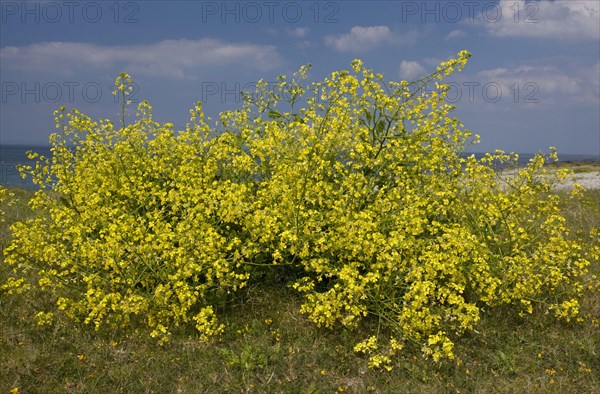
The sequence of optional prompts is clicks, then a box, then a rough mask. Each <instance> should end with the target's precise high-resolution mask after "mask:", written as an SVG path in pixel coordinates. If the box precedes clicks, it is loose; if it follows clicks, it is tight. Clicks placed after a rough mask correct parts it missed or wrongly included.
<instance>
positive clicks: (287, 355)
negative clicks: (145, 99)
mask: <svg viewBox="0 0 600 394" xmlns="http://www.w3.org/2000/svg"><path fill="white" fill-rule="evenodd" d="M14 191H15V193H16V194H17V196H18V198H19V201H20V204H19V205H17V206H15V207H9V208H6V209H5V210H7V211H8V216H9V218H12V219H11V220H20V219H23V218H26V217H29V216H31V212H30V211H29V210H28V208H27V207H26V205H25V204H24V201H26V199H27V198H28V197H29V196H30V195H31V192H28V191H23V190H14ZM563 209H564V213H565V215H566V217H567V219H568V220H569V223H570V228H571V232H572V233H573V234H582V235H586V234H589V232H590V230H591V229H592V228H600V191H598V190H595V191H587V192H585V193H584V194H583V195H582V196H580V198H579V199H578V200H577V201H568V200H567V199H565V203H564V208H563ZM2 226H3V227H1V228H0V248H4V247H5V246H6V244H7V242H8V241H9V236H10V232H9V230H8V227H7V224H6V223H5V224H2ZM589 242H597V240H594V239H592V238H591V237H590V238H589ZM592 270H593V271H594V272H595V273H600V262H594V266H593V267H592ZM9 273H10V271H9V268H8V267H7V266H6V265H4V264H0V282H3V281H4V280H5V279H6V277H7V276H8V275H9ZM301 302H302V300H301V298H300V297H299V295H298V294H296V293H295V292H294V291H293V290H290V289H288V288H287V287H286V286H285V285H284V284H278V283H275V282H271V283H269V284H265V285H261V286H254V287H250V288H248V289H245V290H244V291H243V292H240V294H239V295H238V296H237V297H236V298H235V299H233V300H231V301H230V302H229V303H227V304H223V305H221V306H220V307H219V310H218V314H219V316H221V319H222V320H223V322H224V323H225V324H226V327H227V328H226V331H225V333H224V335H222V337H221V338H220V339H219V340H218V341H215V342H211V343H199V342H198V341H197V340H195V339H194V338H195V337H194V334H193V332H192V330H191V329H186V328H184V329H181V331H180V332H177V333H176V334H175V338H174V340H173V341H172V342H171V343H170V344H169V345H166V346H162V347H161V346H158V345H157V344H156V342H155V341H154V340H151V339H149V338H148V337H147V334H146V333H144V332H129V333H124V332H109V331H99V332H96V331H94V330H93V329H91V328H89V327H86V326H81V325H77V324H74V323H73V322H71V321H70V320H68V319H66V318H63V317H61V316H59V317H58V318H57V319H56V321H55V323H54V324H53V325H52V326H44V327H40V326H37V325H36V323H35V322H34V321H33V319H32V316H33V315H34V314H35V311H36V310H39V308H40V307H41V306H44V305H49V304H51V300H49V299H48V298H47V297H45V296H41V295H38V294H33V296H30V297H18V296H7V295H4V294H0V355H2V357H1V360H2V363H1V367H0V393H8V392H10V391H11V390H12V389H13V388H17V387H18V388H19V390H20V392H22V393H53V392H60V393H113V392H115V393H118V392H125V393H249V392H253V393H263V392H267V393H335V392H340V393H341V392H347V393H368V392H373V393H449V392H460V393H465V392H469V393H488V392H494V393H517V392H527V393H563V392H573V393H600V389H598V387H600V335H599V334H598V333H599V332H600V325H599V323H598V320H600V294H598V293H595V294H593V295H590V296H588V297H587V298H586V299H585V300H584V307H585V313H586V314H589V315H591V316H592V317H594V318H595V319H596V320H595V322H586V323H582V324H576V323H571V324H568V323H564V322H559V321H556V320H555V319H554V318H552V317H551V316H544V315H541V314H534V315H532V316H530V317H528V318H522V317H519V316H518V315H517V314H516V313H515V312H514V311H513V310H511V309H509V308H497V309H493V310H486V311H485V312H484V313H483V316H482V320H481V322H480V324H479V326H478V328H477V331H476V332H472V333H470V334H469V335H467V336H465V337H463V338H461V339H459V340H457V342H456V349H455V353H456V354H457V356H458V358H457V360H455V361H443V362H439V363H434V362H432V361H430V360H425V359H423V358H422V357H421V356H420V355H419V353H418V352H416V351H413V350H407V351H406V352H405V353H403V354H402V356H401V357H400V358H399V359H398V360H397V363H396V366H395V368H394V370H393V371H391V372H387V371H383V372H382V371H374V370H368V369H367V368H366V367H365V365H366V359H365V358H364V357H363V356H360V355H358V354H356V353H354V352H353V351H352V347H353V344H354V343H356V342H358V341H359V340H360V339H362V338H363V335H364V332H361V330H366V329H368V326H369V324H375V323H373V322H365V326H364V327H363V328H362V329H359V330H358V331H357V332H348V331H343V330H325V329H319V328H317V327H315V326H314V325H313V324H312V323H311V322H309V321H308V320H307V319H306V318H305V317H304V316H302V315H301V314H299V312H298V311H299V309H300V304H301Z"/></svg>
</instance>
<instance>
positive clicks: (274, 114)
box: [267, 110, 281, 119]
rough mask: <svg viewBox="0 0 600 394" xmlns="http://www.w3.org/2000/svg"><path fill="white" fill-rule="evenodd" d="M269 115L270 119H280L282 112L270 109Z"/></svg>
mask: <svg viewBox="0 0 600 394" xmlns="http://www.w3.org/2000/svg"><path fill="white" fill-rule="evenodd" d="M267 116H268V117H269V119H279V118H281V114H280V113H279V112H278V111H275V110H270V111H269V113H268V114H267Z"/></svg>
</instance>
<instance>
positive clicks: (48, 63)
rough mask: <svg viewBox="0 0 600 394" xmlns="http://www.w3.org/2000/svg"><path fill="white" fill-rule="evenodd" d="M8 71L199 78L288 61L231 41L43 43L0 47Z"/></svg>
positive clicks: (265, 47) (262, 48)
mask: <svg viewBox="0 0 600 394" xmlns="http://www.w3.org/2000/svg"><path fill="white" fill-rule="evenodd" d="M0 57H1V58H2V67H6V68H12V69H26V70H34V71H48V72H57V73H61V74H67V75H68V74H70V73H72V72H75V71H81V70H86V69H90V68H92V69H109V68H116V67H117V68H120V69H122V70H127V71H128V72H136V73H139V74H143V75H151V76H165V77H171V78H193V77H194V76H195V74H196V73H197V71H198V69H201V68H202V67H206V66H223V65H229V64H239V63H243V64H244V66H246V67H251V68H256V69H259V70H269V69H273V68H275V67H277V66H278V65H279V64H281V63H282V62H283V60H282V57H281V55H280V54H279V53H278V52H277V49H276V47H274V46H270V45H257V44H247V43H228V42H224V41H222V40H216V39H210V38H204V39H199V40H183V39H182V40H164V41H159V42H156V43H153V44H146V45H115V46H102V45H96V44H88V43H76V42H43V43H39V44H32V45H27V46H22V47H14V46H12V47H3V48H0Z"/></svg>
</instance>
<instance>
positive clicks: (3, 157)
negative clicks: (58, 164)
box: [0, 145, 600, 189]
mask: <svg viewBox="0 0 600 394" xmlns="http://www.w3.org/2000/svg"><path fill="white" fill-rule="evenodd" d="M28 150H32V151H34V152H37V153H39V154H40V155H43V156H46V157H50V156H51V152H50V147H49V146H27V145H0V185H2V186H8V187H18V188H24V189H36V186H35V185H34V184H33V182H32V181H31V179H29V178H27V179H22V178H21V176H20V175H19V171H18V169H17V166H18V165H19V164H22V165H32V166H33V165H35V160H29V159H28V158H27V155H26V152H27V151H28ZM474 154H475V157H477V158H480V157H482V156H483V155H484V154H483V153H474ZM533 156H534V155H532V154H520V155H519V164H526V163H527V162H528V161H529V160H530V159H531V158H532V157H533ZM559 159H560V162H563V163H582V162H594V163H600V156H598V155H561V154H560V152H559Z"/></svg>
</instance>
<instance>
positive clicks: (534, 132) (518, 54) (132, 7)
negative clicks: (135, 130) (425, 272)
mask: <svg viewBox="0 0 600 394" xmlns="http://www.w3.org/2000/svg"><path fill="white" fill-rule="evenodd" d="M0 6H1V9H0V11H1V15H0V82H1V85H0V106H1V108H0V144H15V143H19V144H32V145H43V144H45V143H47V141H48V136H49V135H50V133H52V132H53V131H54V127H53V120H52V118H53V116H52V112H53V111H54V110H55V109H56V108H58V107H59V106H60V105H65V106H67V107H68V108H73V107H75V108H78V109H79V110H81V111H82V112H84V113H86V114H88V115H90V116H92V117H94V118H110V119H115V120H116V119H117V114H118V112H119V108H120V107H119V103H117V102H115V99H114V97H113V96H112V94H111V85H112V84H113V82H114V79H115V77H116V76H117V74H118V73H119V72H121V71H126V72H128V73H129V74H131V76H132V78H133V80H134V81H135V82H136V90H135V92H134V95H133V98H134V99H136V100H139V99H147V100H149V101H150V102H151V104H152V105H153V106H154V113H155V116H156V118H157V119H158V120H159V121H161V122H172V123H174V124H175V125H176V126H179V127H183V126H184V125H185V123H186V121H187V119H188V117H189V108H191V107H192V106H193V104H194V103H195V102H196V101H198V100H200V101H203V102H204V106H205V109H206V112H207V113H208V114H209V115H212V116H214V115H216V114H218V112H219V111H222V110H225V109H233V108H237V107H239V106H240V105H241V103H240V96H239V92H240V91H241V90H248V89H252V86H253V84H254V82H256V81H257V80H258V79H261V78H262V79H264V80H265V81H269V82H270V81H275V79H276V77H277V76H278V75H280V74H291V73H293V72H294V71H296V70H297V69H298V68H299V67H300V66H301V65H303V64H307V63H311V64H312V65H313V69H312V71H311V74H310V78H311V80H319V79H321V78H323V77H324V76H326V75H327V74H329V73H331V72H332V71H335V70H340V69H348V68H349V67H350V63H351V62H352V60H353V59H356V58H360V59H362V60H363V61H364V63H365V65H366V66H368V67H369V68H372V69H374V70H376V71H378V72H381V73H383V74H384V75H385V77H386V78H387V79H388V80H400V79H408V80H410V79H414V78H418V77H419V76H422V75H425V74H426V73H428V72H430V71H432V70H434V69H435V67H436V65H437V64H438V63H439V62H440V61H443V60H445V59H447V58H449V57H451V56H454V55H455V54H456V53H457V52H459V51H460V50H462V49H467V50H469V51H470V52H472V54H473V57H472V59H471V61H470V63H469V64H468V66H467V68H466V69H465V70H464V71H463V73H461V74H458V75H456V76H454V77H453V78H452V80H451V81H452V86H453V88H452V90H451V92H450V95H449V98H450V101H451V102H453V103H454V104H455V105H456V107H457V108H456V110H455V115H456V116H458V117H459V118H460V119H461V120H462V121H463V123H464V124H465V126H466V127H467V128H469V129H471V130H472V131H473V132H475V133H478V134H479V135H481V137H482V142H481V144H480V145H479V146H477V147H476V148H474V149H473V150H475V151H489V150H494V149H496V148H498V149H504V150H507V151H515V152H520V153H536V152H539V151H540V150H541V151H547V149H548V147H549V146H556V147H557V148H558V150H559V153H561V152H562V153H565V154H588V155H589V154H593V155H598V156H600V109H599V108H600V2H599V1H597V0H590V1H587V0H586V1H582V0H568V1H567V0H564V1H560V0H554V1H551V0H538V1H527V0H495V1H426V2H425V1H406V0H397V1H196V2H192V1H168V2H167V1H121V2H116V1H62V0H61V1H40V2H35V1H5V0H2V1H0Z"/></svg>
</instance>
